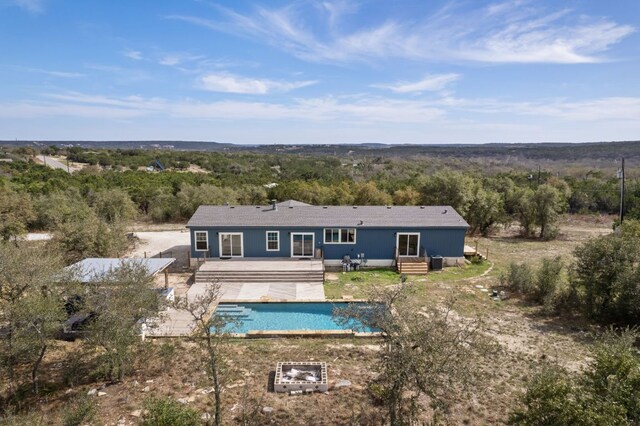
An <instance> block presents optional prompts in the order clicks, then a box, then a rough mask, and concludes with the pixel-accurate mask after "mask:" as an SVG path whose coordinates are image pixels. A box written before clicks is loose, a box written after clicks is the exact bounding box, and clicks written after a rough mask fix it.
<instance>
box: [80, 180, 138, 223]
mask: <svg viewBox="0 0 640 426" xmlns="http://www.w3.org/2000/svg"><path fill="white" fill-rule="evenodd" d="M89 203H90V204H91V206H92V207H93V209H94V211H95V212H96V214H97V215H98V217H99V218H101V219H102V220H104V221H106V222H107V223H116V222H119V223H122V222H128V221H131V220H133V219H135V217H136V215H137V214H138V210H137V207H136V205H135V204H134V202H133V201H131V198H130V197H129V194H127V193H126V192H125V191H123V190H122V189H118V188H114V189H107V190H103V191H97V192H91V193H90V194H89Z"/></svg>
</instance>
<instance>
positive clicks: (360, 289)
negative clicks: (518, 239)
mask: <svg viewBox="0 0 640 426" xmlns="http://www.w3.org/2000/svg"><path fill="white" fill-rule="evenodd" d="M490 267H491V263H490V262H483V263H480V264H472V265H465V266H459V267H449V268H445V269H444V270H442V271H437V272H429V274H427V275H425V276H422V275H409V276H407V280H408V281H413V282H431V283H435V282H438V283H440V282H453V281H459V280H464V279H469V278H474V277H478V276H481V275H482V274H484V273H485V272H486V271H487V270H488V269H489V268H490ZM399 282H400V274H398V273H397V272H396V271H395V270H394V269H389V268H384V269H383V268H381V269H369V270H363V271H350V272H336V273H327V278H326V280H325V284H324V293H325V296H326V298H327V299H341V298H342V297H343V296H352V297H353V298H354V299H362V298H366V297H367V294H368V290H369V289H370V288H371V286H373V285H376V286H388V285H395V284H398V283H399Z"/></svg>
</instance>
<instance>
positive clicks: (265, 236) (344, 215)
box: [187, 200, 469, 267]
mask: <svg viewBox="0 0 640 426" xmlns="http://www.w3.org/2000/svg"><path fill="white" fill-rule="evenodd" d="M468 227H469V225H468V224H467V222H466V221H465V220H464V219H463V218H462V217H461V216H460V215H459V214H458V213H457V212H456V211H455V210H454V209H453V208H452V207H450V206H313V205H309V204H305V203H301V202H299V201H293V200H289V201H285V202H281V203H273V204H272V205H268V206H230V205H229V206H200V207H199V208H198V210H197V211H196V212H195V214H194V215H193V216H192V217H191V219H190V220H189V223H188V224H187V228H189V231H190V233H191V257H192V260H194V261H195V260H196V259H205V258H224V259H227V258H228V259H234V258H253V259H256V258H260V259H267V260H268V259H273V260H275V258H280V259H282V258H294V259H295V258H316V259H323V260H324V265H325V266H328V267H339V266H340V265H341V264H342V261H343V259H344V258H345V256H349V257H350V258H351V259H358V258H361V259H366V266H368V267H385V266H386V267H389V266H393V265H396V264H398V263H400V262H402V261H403V260H406V261H408V260H410V259H425V258H427V257H432V256H440V257H443V258H444V263H445V264H455V263H456V262H459V261H461V260H462V259H463V258H464V237H465V233H466V231H467V228H468Z"/></svg>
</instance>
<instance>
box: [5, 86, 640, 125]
mask: <svg viewBox="0 0 640 426" xmlns="http://www.w3.org/2000/svg"><path fill="white" fill-rule="evenodd" d="M459 112H463V113H465V116H467V115H468V114H467V113H475V114H478V116H477V117H479V118H480V119H479V120H478V121H477V122H478V123H486V122H487V121H486V117H487V116H489V115H493V116H495V117H499V119H500V120H502V121H509V118H508V117H511V118H512V119H513V117H517V116H521V117H545V118H550V119H552V120H553V121H554V122H555V123H584V122H600V123H607V122H616V123H637V118H638V117H640V98H639V97H606V98H598V99H590V100H584V101H567V100H562V99H555V100H554V99H551V100H539V101H535V102H533V101H531V102H512V101H504V100H496V99H464V98H452V97H445V98H441V99H435V100H401V99H389V98H385V97H374V96H362V95H360V96H342V97H337V96H325V97H315V98H298V99H295V100H293V101H292V102H290V103H279V102H254V101H235V100H223V101H216V102H203V101H196V100H191V99H182V100H168V99H165V98H147V97H141V96H125V97H114V96H102V95H89V94H84V93H78V92H67V93H53V94H48V95H45V98H44V99H41V100H31V101H26V100H25V101H20V102H11V103H0V118H38V117H48V116H69V117H80V118H82V117H101V118H113V119H120V118H132V117H143V116H160V117H171V118H180V119H198V120H202V119H204V120H233V121H242V122H250V121H252V120H253V121H256V120H267V121H283V122H287V123H291V120H293V121H295V122H301V123H304V122H309V123H311V122H332V123H350V124H353V125H362V126H377V125H384V124H385V123H387V124H393V123H396V124H424V123H428V122H447V121H448V120H449V117H450V116H452V117H455V115H456V114H457V113H459ZM516 121H517V120H516ZM465 122H466V123H472V122H473V121H469V120H465ZM454 123H458V124H460V122H459V121H454Z"/></svg>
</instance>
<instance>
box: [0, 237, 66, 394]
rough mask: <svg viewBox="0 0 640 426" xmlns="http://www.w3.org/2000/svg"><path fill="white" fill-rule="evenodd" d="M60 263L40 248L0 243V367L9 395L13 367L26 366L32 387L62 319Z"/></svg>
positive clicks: (14, 384)
mask: <svg viewBox="0 0 640 426" xmlns="http://www.w3.org/2000/svg"><path fill="white" fill-rule="evenodd" d="M62 278H63V274H62V264H61V262H60V258H59V257H57V256H55V255H54V254H51V253H49V252H48V251H46V250H43V249H42V248H41V247H39V246H33V245H29V244H26V243H21V244H19V245H17V246H16V245H13V244H7V243H0V368H1V370H3V371H4V373H5V374H6V377H7V381H8V384H9V388H10V392H11V393H13V392H15V390H16V387H17V385H18V384H19V378H18V377H16V367H17V366H18V365H28V366H29V371H30V376H31V377H30V379H31V387H32V390H33V392H34V393H37V392H38V373H39V370H40V366H41V364H42V360H43V359H44V356H45V353H46V351H47V349H48V348H50V347H51V346H52V345H53V343H54V341H55V335H56V333H57V332H58V331H59V330H60V328H61V326H62V322H63V321H64V318H65V313H64V309H63V304H62V299H61V297H60V296H61V293H60V285H59V284H60V281H61V279H62Z"/></svg>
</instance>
